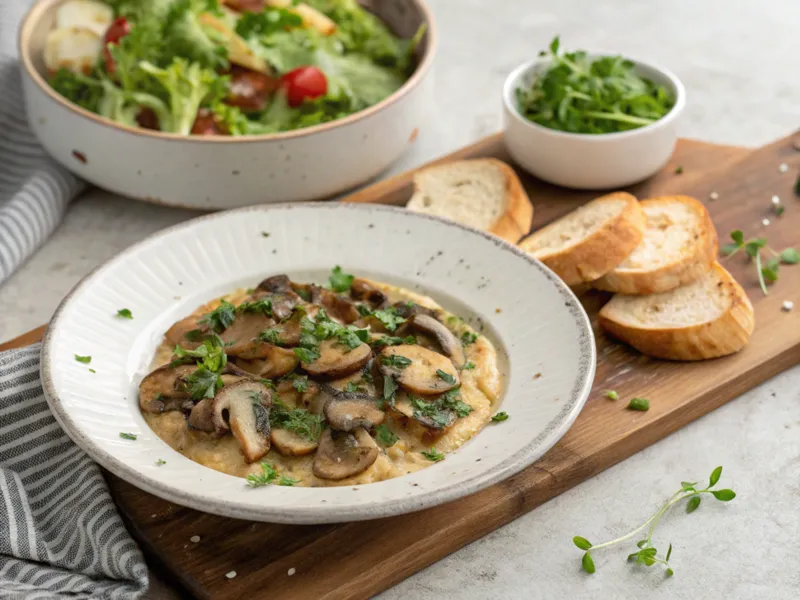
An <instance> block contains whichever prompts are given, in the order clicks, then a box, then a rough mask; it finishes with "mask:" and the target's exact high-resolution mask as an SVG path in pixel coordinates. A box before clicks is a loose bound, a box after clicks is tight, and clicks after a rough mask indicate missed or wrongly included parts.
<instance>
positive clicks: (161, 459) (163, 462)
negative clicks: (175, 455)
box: [156, 458, 167, 467]
mask: <svg viewBox="0 0 800 600" xmlns="http://www.w3.org/2000/svg"><path fill="white" fill-rule="evenodd" d="M165 464H167V461H165V460H164V459H163V458H159V459H158V460H157V461H156V466H157V467H160V466H162V465H165Z"/></svg>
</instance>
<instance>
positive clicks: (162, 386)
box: [139, 365, 197, 413]
mask: <svg viewBox="0 0 800 600" xmlns="http://www.w3.org/2000/svg"><path fill="white" fill-rule="evenodd" d="M196 368H197V367H195V366H194V365H180V366H177V367H170V366H169V365H164V366H163V367H159V368H157V369H156V370H155V371H153V372H151V373H149V374H148V375H147V376H145V378H144V379H142V382H141V383H140V384H139V406H140V407H141V409H142V410H143V411H144V412H149V413H162V412H166V411H169V410H181V409H182V408H183V404H184V402H185V401H186V400H187V399H188V398H189V394H188V392H187V391H186V389H185V387H184V386H183V385H182V382H183V381H184V380H185V378H186V377H188V376H189V375H191V374H192V373H193V372H194V370H195V369H196Z"/></svg>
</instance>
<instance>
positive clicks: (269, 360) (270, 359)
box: [235, 344, 300, 379]
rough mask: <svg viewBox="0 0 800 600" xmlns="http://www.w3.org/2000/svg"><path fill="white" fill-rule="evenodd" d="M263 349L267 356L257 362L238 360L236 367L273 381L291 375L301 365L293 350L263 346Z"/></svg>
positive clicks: (270, 345)
mask: <svg viewBox="0 0 800 600" xmlns="http://www.w3.org/2000/svg"><path fill="white" fill-rule="evenodd" d="M262 349H263V350H264V354H265V356H264V357H263V358H258V359H255V360H245V359H242V358H236V359H235V360H236V365H237V366H238V367H239V368H240V369H243V370H244V371H247V372H248V373H250V374H252V375H255V376H256V377H264V378H266V379H273V378H275V377H283V376H284V375H286V374H287V373H291V372H292V371H293V370H294V369H295V367H296V366H297V365H298V364H299V363H300V359H299V358H297V355H296V354H295V353H294V351H293V350H292V349H291V348H281V347H279V346H273V345H272V344H262Z"/></svg>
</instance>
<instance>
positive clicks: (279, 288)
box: [258, 275, 293, 293]
mask: <svg viewBox="0 0 800 600" xmlns="http://www.w3.org/2000/svg"><path fill="white" fill-rule="evenodd" d="M258 289H259V290H264V291H265V292H277V293H281V292H291V291H293V290H292V281H291V280H290V279H289V277H288V275H273V276H272V277H267V278H266V279H265V280H264V281H262V282H261V283H259V284H258Z"/></svg>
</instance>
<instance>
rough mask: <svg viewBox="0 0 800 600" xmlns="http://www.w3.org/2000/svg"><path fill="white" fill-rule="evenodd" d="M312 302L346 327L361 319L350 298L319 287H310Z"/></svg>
mask: <svg viewBox="0 0 800 600" xmlns="http://www.w3.org/2000/svg"><path fill="white" fill-rule="evenodd" d="M309 291H310V293H311V302H312V303H314V304H319V305H321V306H322V307H323V308H324V309H325V310H326V311H327V312H328V314H329V315H330V316H331V317H333V318H334V319H336V320H337V321H341V322H342V323H345V324H346V325H349V324H350V323H353V322H354V321H357V320H358V319H360V318H361V314H360V313H359V312H358V309H357V308H356V305H355V302H353V299H352V298H350V297H349V296H345V295H344V294H337V293H336V292H332V291H331V290H328V289H325V288H323V287H320V286H318V285H310V286H309Z"/></svg>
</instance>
